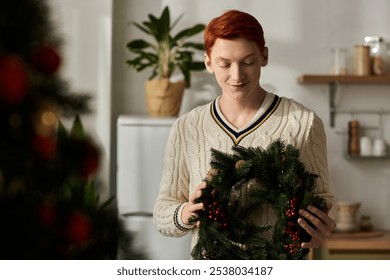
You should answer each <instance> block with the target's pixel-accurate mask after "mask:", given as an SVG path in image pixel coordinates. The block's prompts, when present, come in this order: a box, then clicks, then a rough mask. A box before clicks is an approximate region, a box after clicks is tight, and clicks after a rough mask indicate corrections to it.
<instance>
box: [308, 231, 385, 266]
mask: <svg viewBox="0 0 390 280" xmlns="http://www.w3.org/2000/svg"><path fill="white" fill-rule="evenodd" d="M312 256H313V259H333V260H338V259H340V260H341V259H350V260H353V259H363V260H369V259H382V260H383V259H384V260H390V232H388V231H372V232H354V233H333V234H332V235H331V236H330V237H329V238H328V239H327V240H326V241H325V242H324V244H323V246H322V247H321V248H319V249H315V250H314V252H313V255H312Z"/></svg>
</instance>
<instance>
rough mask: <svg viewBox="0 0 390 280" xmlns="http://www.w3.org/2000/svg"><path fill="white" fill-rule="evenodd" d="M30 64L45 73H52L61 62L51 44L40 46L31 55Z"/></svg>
mask: <svg viewBox="0 0 390 280" xmlns="http://www.w3.org/2000/svg"><path fill="white" fill-rule="evenodd" d="M31 60H32V64H33V65H34V66H35V67H36V68H37V69H39V70H40V71H42V72H43V73H45V74H47V75H52V74H54V73H55V72H56V71H57V69H58V68H59V66H60V64H61V58H60V56H59V55H58V54H57V52H56V50H55V49H54V48H53V47H51V46H42V47H40V48H38V49H37V50H36V52H35V53H34V54H33V56H32V59H31Z"/></svg>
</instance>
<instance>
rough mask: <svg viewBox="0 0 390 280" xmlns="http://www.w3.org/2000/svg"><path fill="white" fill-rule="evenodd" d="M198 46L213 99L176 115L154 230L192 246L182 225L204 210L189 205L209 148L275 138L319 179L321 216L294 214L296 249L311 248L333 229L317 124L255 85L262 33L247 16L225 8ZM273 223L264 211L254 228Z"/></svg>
mask: <svg viewBox="0 0 390 280" xmlns="http://www.w3.org/2000/svg"><path fill="white" fill-rule="evenodd" d="M204 44H205V50H206V53H205V55H204V61H205V65H206V68H207V70H208V71H209V72H210V73H212V74H214V76H215V79H216V81H217V83H218V85H219V86H220V88H221V95H220V96H219V97H218V98H217V99H216V100H214V101H213V102H211V103H209V104H207V105H204V106H200V107H198V108H195V109H194V110H192V111H191V112H189V113H187V114H185V115H183V116H181V117H180V118H179V119H178V120H177V121H176V123H175V125H174V126H173V128H172V131H171V134H170V137H169V140H168V143H167V147H166V155H165V165H164V171H163V174H162V180H161V185H160V194H159V196H158V198H157V201H156V204H155V209H154V222H155V224H156V227H157V229H158V230H159V231H160V232H161V233H162V234H164V235H167V236H175V237H179V236H183V235H185V234H187V233H188V232H189V231H191V232H192V247H193V246H194V245H195V244H196V242H197V234H198V230H197V225H191V224H190V222H189V219H190V217H194V216H196V213H197V211H199V210H201V209H202V208H203V207H204V205H203V204H202V203H195V202H194V201H195V200H196V199H197V198H199V197H200V196H201V195H202V189H203V188H205V187H206V183H205V182H203V179H204V178H205V177H206V175H207V172H208V170H209V169H210V165H209V163H210V160H211V153H210V150H211V148H214V149H217V150H219V151H222V152H225V153H228V152H231V148H232V146H233V145H241V146H244V147H248V146H254V147H255V146H260V147H263V148H267V146H268V145H269V144H270V143H272V142H273V141H275V140H277V139H281V140H283V141H284V143H286V144H292V145H293V146H294V147H296V148H298V149H299V150H300V155H301V160H302V161H303V162H304V164H305V167H306V169H307V170H308V171H309V172H312V173H315V174H318V175H319V179H318V180H317V194H318V195H320V196H323V197H324V198H326V200H327V201H328V202H329V203H328V204H329V207H328V208H329V209H328V211H326V212H323V211H321V210H319V209H317V208H314V207H312V206H309V207H308V209H300V211H299V214H300V215H301V218H300V219H299V224H300V225H301V226H302V227H303V228H304V229H305V230H306V231H307V232H308V233H309V234H310V235H311V236H312V238H311V241H310V242H306V243H302V245H301V246H302V247H303V248H315V247H319V246H320V245H321V244H322V242H323V241H324V240H325V238H326V237H328V236H329V234H330V233H331V232H332V231H333V229H334V228H335V226H336V224H335V222H334V221H333V219H332V218H331V217H332V216H333V214H334V213H333V212H334V211H332V213H329V211H330V209H331V207H332V205H334V204H335V202H334V196H333V194H332V192H331V190H330V186H329V180H328V167H327V158H326V136H325V133H324V129H323V124H322V121H321V120H320V119H319V117H318V116H317V115H316V114H315V113H314V112H313V111H311V110H309V109H308V108H306V107H304V106H302V105H301V104H299V103H297V102H295V101H293V100H291V99H288V98H285V97H279V96H277V95H275V94H273V93H270V92H267V91H266V90H264V89H263V88H262V87H261V85H260V83H259V81H260V76H261V69H262V67H265V66H266V65H267V63H268V48H267V47H266V45H265V40H264V35H263V29H262V27H261V25H260V24H259V22H258V21H257V20H256V19H255V18H254V17H253V16H251V15H249V14H247V13H244V12H241V11H236V10H230V11H227V12H225V13H224V14H222V15H221V16H220V17H217V18H214V19H213V20H211V21H210V23H209V24H208V25H207V27H206V30H205V34H204ZM328 214H329V215H328ZM308 221H310V223H312V224H313V225H314V227H312V226H310V225H309V223H308ZM274 222H275V215H274V213H272V211H271V210H270V209H264V211H262V215H261V216H260V217H259V220H258V223H259V224H266V223H267V224H268V223H271V224H272V223H274Z"/></svg>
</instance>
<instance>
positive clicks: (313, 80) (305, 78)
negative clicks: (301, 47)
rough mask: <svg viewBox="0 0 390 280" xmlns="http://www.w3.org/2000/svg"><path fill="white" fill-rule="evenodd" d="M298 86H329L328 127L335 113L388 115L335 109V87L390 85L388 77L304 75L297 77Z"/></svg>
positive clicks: (389, 112) (331, 124)
mask: <svg viewBox="0 0 390 280" xmlns="http://www.w3.org/2000/svg"><path fill="white" fill-rule="evenodd" d="M298 83H300V84H304V85H307V84H327V85H328V86H329V111H330V126H331V127H334V125H335V118H336V114H337V113H359V114H390V110H388V111H386V110H380V111H373V110H356V111H353V110H341V109H339V108H337V107H336V103H335V98H336V93H337V87H338V86H339V85H341V84H343V85H390V75H384V76H356V75H312V74H304V75H302V76H300V77H298Z"/></svg>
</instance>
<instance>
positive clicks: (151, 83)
mask: <svg viewBox="0 0 390 280" xmlns="http://www.w3.org/2000/svg"><path fill="white" fill-rule="evenodd" d="M182 16H183V15H181V16H180V17H179V18H178V19H176V20H175V21H174V22H173V24H171V19H170V12H169V8H168V7H165V8H164V10H163V11H162V13H161V16H160V17H159V18H157V17H155V16H154V15H151V14H149V15H148V20H147V21H143V22H142V24H139V23H136V22H133V24H134V25H135V26H136V27H137V28H139V29H140V30H142V31H143V32H144V33H146V34H147V35H149V36H150V37H152V38H153V39H154V41H153V42H147V41H145V40H143V39H135V40H131V41H129V42H128V43H127V45H126V47H127V49H128V50H129V51H130V53H131V54H132V55H133V57H132V58H131V59H128V60H126V63H127V64H128V65H129V66H130V67H131V68H134V69H135V70H136V71H137V72H139V71H143V70H144V69H146V68H149V67H151V68H152V70H153V71H152V74H151V76H150V77H149V79H148V80H147V81H146V82H145V92H146V104H147V109H148V112H149V114H150V115H151V116H176V115H177V114H178V113H179V110H180V106H181V100H182V97H183V92H184V89H185V88H188V87H190V85H191V71H195V70H204V69H205V66H204V63H203V61H194V59H193V54H194V51H200V50H202V51H203V50H204V46H203V43H195V42H188V41H187V39H188V38H189V37H191V36H194V35H196V34H198V33H200V32H202V31H203V30H204V28H205V25H204V24H196V25H194V26H192V27H190V28H186V29H183V30H182V31H180V32H178V33H177V34H176V35H172V34H171V33H172V30H173V29H174V27H175V26H176V24H177V22H178V21H179V20H180V18H181V17H182ZM175 70H179V71H180V72H181V73H182V74H183V76H184V78H183V80H182V81H179V82H175V83H173V82H171V81H170V78H171V76H172V74H173V73H174V72H175Z"/></svg>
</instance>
